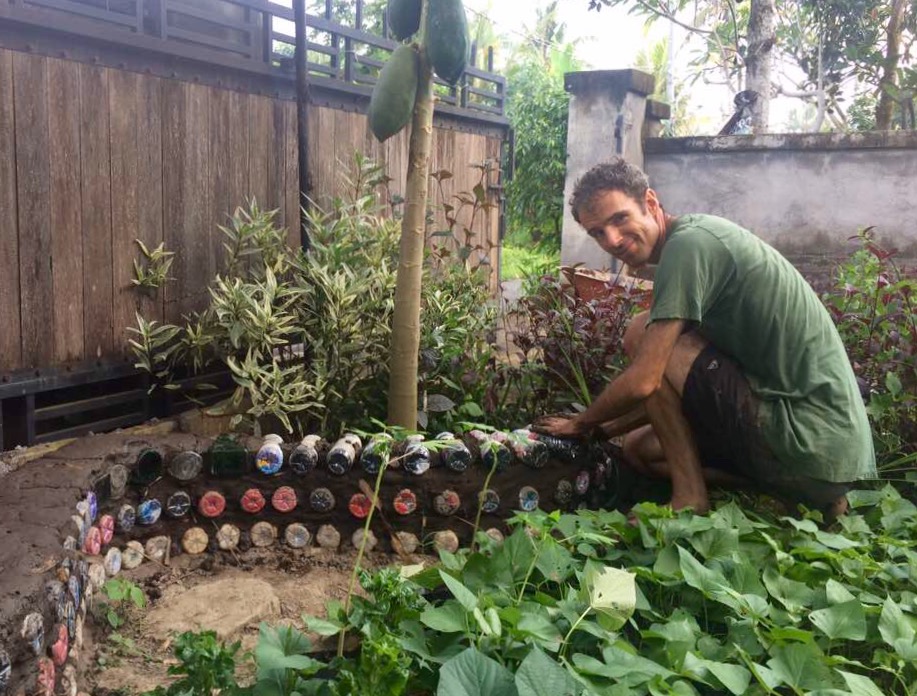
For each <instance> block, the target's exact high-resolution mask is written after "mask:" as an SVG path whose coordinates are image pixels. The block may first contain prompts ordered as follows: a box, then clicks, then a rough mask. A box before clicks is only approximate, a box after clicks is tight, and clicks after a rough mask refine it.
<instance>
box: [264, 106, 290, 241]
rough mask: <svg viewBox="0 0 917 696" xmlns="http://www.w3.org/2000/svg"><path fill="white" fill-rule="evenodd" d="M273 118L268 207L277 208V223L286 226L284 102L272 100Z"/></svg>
mask: <svg viewBox="0 0 917 696" xmlns="http://www.w3.org/2000/svg"><path fill="white" fill-rule="evenodd" d="M270 109H271V112H270V113H271V120H270V125H269V127H268V137H269V140H268V146H269V152H268V160H267V165H268V166H267V208H268V209H269V210H276V211H277V213H276V215H275V216H274V222H275V224H277V225H279V226H281V227H283V226H286V208H285V206H284V188H285V187H286V145H285V143H284V137H285V136H284V130H285V128H286V123H285V120H284V113H283V102H281V101H280V100H279V99H271V100H270Z"/></svg>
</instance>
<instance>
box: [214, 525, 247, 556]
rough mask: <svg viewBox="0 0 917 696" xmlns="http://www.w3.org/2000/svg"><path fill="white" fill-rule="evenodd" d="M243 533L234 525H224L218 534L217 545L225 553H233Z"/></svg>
mask: <svg viewBox="0 0 917 696" xmlns="http://www.w3.org/2000/svg"><path fill="white" fill-rule="evenodd" d="M241 537H242V532H241V531H239V528H238V527H236V526H235V525H234V524H224V525H223V526H222V527H220V530H219V531H218V532H217V545H218V546H219V547H220V548H221V549H223V550H224V551H232V550H234V549H235V548H236V547H237V546H238V545H239V539H240V538H241Z"/></svg>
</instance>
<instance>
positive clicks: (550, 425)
mask: <svg viewBox="0 0 917 696" xmlns="http://www.w3.org/2000/svg"><path fill="white" fill-rule="evenodd" d="M532 430H534V431H535V432H536V433H541V434H542V435H553V436H554V437H570V438H579V437H585V436H586V435H588V434H589V431H590V428H588V427H585V426H584V425H583V423H582V422H581V421H580V419H579V418H578V416H542V417H541V418H539V419H537V420H536V421H535V422H534V423H533V424H532Z"/></svg>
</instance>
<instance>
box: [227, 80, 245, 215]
mask: <svg viewBox="0 0 917 696" xmlns="http://www.w3.org/2000/svg"><path fill="white" fill-rule="evenodd" d="M250 109H251V97H250V96H249V95H248V94H243V93H241V92H230V95H229V112H230V119H231V125H232V137H231V138H230V146H229V147H230V151H231V153H232V157H231V161H232V169H231V172H230V181H231V183H232V186H231V189H230V203H231V204H230V207H229V209H228V211H227V212H228V213H233V212H235V210H236V208H238V207H239V206H244V205H246V204H247V201H248V199H249V198H250V197H251V192H250V190H249V185H248V184H249V142H250V139H251V136H250V132H251V123H250V121H249V118H250V116H249V114H250ZM224 222H225V218H224Z"/></svg>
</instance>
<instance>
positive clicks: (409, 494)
mask: <svg viewBox="0 0 917 696" xmlns="http://www.w3.org/2000/svg"><path fill="white" fill-rule="evenodd" d="M394 507H395V512H397V513H398V514H399V515H410V514H411V513H412V512H414V510H416V509H417V496H416V495H414V491H412V490H411V489H410V488H403V489H401V490H400V491H398V493H397V494H396V495H395V501H394Z"/></svg>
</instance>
